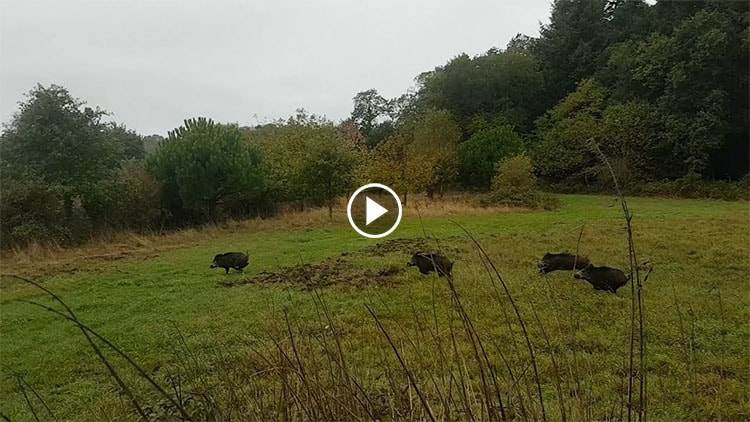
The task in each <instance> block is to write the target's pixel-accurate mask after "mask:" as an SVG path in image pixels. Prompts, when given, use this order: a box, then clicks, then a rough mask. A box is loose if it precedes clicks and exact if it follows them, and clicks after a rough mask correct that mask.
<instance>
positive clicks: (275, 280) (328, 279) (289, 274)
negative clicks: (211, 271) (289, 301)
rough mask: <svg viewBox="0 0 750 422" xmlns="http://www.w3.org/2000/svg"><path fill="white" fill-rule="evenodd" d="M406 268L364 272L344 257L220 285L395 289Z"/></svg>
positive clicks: (394, 267)
mask: <svg viewBox="0 0 750 422" xmlns="http://www.w3.org/2000/svg"><path fill="white" fill-rule="evenodd" d="M405 269H406V268H405V267H404V268H401V267H397V266H393V265H391V266H387V267H384V268H381V269H379V270H369V269H368V270H361V269H357V268H353V266H352V264H351V263H350V262H349V261H348V260H346V259H343V258H340V257H339V258H335V259H333V258H332V259H327V260H325V261H323V262H320V263H317V264H302V265H297V266H294V267H284V268H281V269H279V270H278V271H274V272H270V271H264V272H261V273H259V274H257V275H255V276H253V277H249V278H246V279H240V280H232V281H222V282H219V284H220V285H222V286H224V287H233V286H239V285H245V284H259V285H263V284H289V285H292V286H298V287H302V288H303V289H312V288H316V287H328V286H333V285H343V286H350V287H354V288H364V287H369V286H392V285H394V284H395V282H396V281H395V279H394V278H395V276H396V275H398V274H399V273H401V272H402V271H404V270H405Z"/></svg>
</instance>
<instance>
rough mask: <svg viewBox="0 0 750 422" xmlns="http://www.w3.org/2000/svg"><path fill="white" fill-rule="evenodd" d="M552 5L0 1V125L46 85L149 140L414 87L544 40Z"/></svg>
mask: <svg viewBox="0 0 750 422" xmlns="http://www.w3.org/2000/svg"><path fill="white" fill-rule="evenodd" d="M550 1H551V0H477V1H474V0H464V1H460V0H445V1H442V0H441V1H438V0H349V1H345V0H317V1H304V0H296V1H292V0H268V1H260V0H252V1H251V0H246V1H228V0H226V1H225V0H221V1H196V0H152V1H145V0H138V1H135V0H133V1H106V0H65V1H61V0H0V122H3V123H7V122H8V121H9V120H10V119H11V116H12V114H13V113H14V112H15V111H16V110H17V108H18V104H17V103H18V101H19V100H21V99H22V98H23V94H24V93H26V92H28V91H29V90H30V89H32V88H33V87H34V86H35V85H36V84H37V83H42V84H44V85H48V84H50V83H56V84H59V85H63V86H65V87H66V88H68V90H70V92H71V93H72V94H73V96H75V97H78V98H81V99H83V100H85V101H87V102H88V104H90V105H98V106H101V107H102V108H104V109H106V110H109V111H110V112H112V113H114V117H113V118H114V120H116V121H118V122H121V123H125V124H126V125H127V126H128V127H129V128H131V129H135V130H137V131H138V132H140V133H142V134H144V135H149V134H152V133H159V134H162V135H164V134H166V132H167V130H170V129H172V128H174V127H176V126H179V125H180V124H181V123H182V121H183V120H184V119H186V118H189V117H196V116H206V117H211V118H213V119H214V120H217V121H222V122H237V123H239V124H241V125H249V124H256V123H258V122H263V121H267V120H271V119H274V118H278V117H286V116H289V115H290V114H292V113H293V112H294V110H295V109H296V108H298V107H304V108H305V109H307V110H308V111H310V112H313V113H316V114H323V115H326V116H327V117H328V118H330V119H333V120H339V119H342V118H345V117H347V116H348V115H349V113H350V112H351V108H352V101H351V99H352V97H353V96H354V94H356V93H357V92H359V91H364V90H366V89H369V88H376V89H378V91H380V93H381V94H382V95H384V96H386V97H393V96H397V95H400V94H401V93H403V92H405V91H406V89H407V88H409V87H410V86H412V85H413V84H414V82H413V79H414V77H415V76H417V74H419V73H421V72H423V71H426V70H430V69H432V68H434V67H435V66H438V65H441V64H444V63H445V62H446V61H447V60H448V59H449V58H451V57H453V56H455V55H457V54H459V53H461V52H466V53H468V54H470V55H475V54H479V53H483V52H485V51H487V50H488V49H489V48H491V47H493V46H497V47H502V48H504V47H505V45H506V44H507V42H508V40H510V38H511V37H513V35H515V34H516V33H518V32H521V33H525V34H528V35H534V36H536V35H538V33H539V24H540V22H546V21H547V19H548V17H549V10H550Z"/></svg>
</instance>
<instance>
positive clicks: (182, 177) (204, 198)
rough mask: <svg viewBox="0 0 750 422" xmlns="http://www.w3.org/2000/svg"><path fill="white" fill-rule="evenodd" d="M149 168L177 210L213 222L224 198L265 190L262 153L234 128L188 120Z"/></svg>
mask: <svg viewBox="0 0 750 422" xmlns="http://www.w3.org/2000/svg"><path fill="white" fill-rule="evenodd" d="M148 165H149V169H150V170H151V171H152V172H153V174H154V175H155V176H156V178H157V179H158V180H159V181H160V182H162V183H163V184H164V187H165V190H166V192H167V193H172V194H173V195H174V194H176V195H178V196H179V198H178V199H179V202H177V203H178V206H182V207H185V208H187V209H189V210H192V211H195V212H197V213H199V214H204V215H207V216H208V218H209V219H210V220H211V221H216V219H217V207H218V205H219V204H220V203H221V201H222V200H223V199H225V198H227V197H230V196H232V195H237V194H247V193H257V194H260V193H261V192H262V191H263V174H262V173H261V163H260V154H259V153H258V151H257V150H256V149H255V148H254V147H252V146H251V145H249V144H248V143H247V142H244V140H243V137H242V134H241V132H240V130H239V128H238V127H237V126H236V125H225V124H218V123H214V122H213V121H212V120H210V119H205V118H197V119H190V120H186V121H185V124H184V126H180V127H178V128H176V129H174V130H172V131H171V132H169V136H168V137H167V139H166V140H164V141H163V142H162V143H161V144H160V146H159V147H158V149H157V150H156V151H155V152H154V153H153V154H152V155H150V156H149V158H148Z"/></svg>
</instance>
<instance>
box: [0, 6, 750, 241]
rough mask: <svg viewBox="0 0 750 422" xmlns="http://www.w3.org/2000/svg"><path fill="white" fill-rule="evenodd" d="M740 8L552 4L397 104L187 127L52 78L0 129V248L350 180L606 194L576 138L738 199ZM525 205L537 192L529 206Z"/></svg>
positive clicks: (648, 183)
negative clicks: (503, 41)
mask: <svg viewBox="0 0 750 422" xmlns="http://www.w3.org/2000/svg"><path fill="white" fill-rule="evenodd" d="M748 22H750V14H749V12H748V4H747V3H745V2H717V1H691V2H688V1H685V2H666V1H659V2H656V3H655V4H653V5H650V4H648V3H646V2H644V1H641V0H557V1H555V2H554V3H553V6H552V11H551V17H550V23H549V24H547V25H543V26H542V27H541V29H540V35H539V37H529V36H526V35H523V34H518V35H517V36H515V37H514V38H513V39H512V40H511V41H510V42H509V43H508V45H507V46H506V48H504V49H501V48H492V49H490V50H488V51H487V52H486V53H484V54H480V55H477V56H474V57H470V56H468V55H466V54H461V55H459V56H456V57H454V58H452V59H451V60H449V61H448V62H447V63H445V64H444V65H442V66H439V67H436V68H435V69H433V70H431V71H427V72H424V73H422V74H420V75H418V76H417V77H416V79H415V81H416V86H415V87H414V88H413V89H410V90H409V91H408V92H406V93H404V94H403V95H400V96H398V97H396V98H390V99H389V98H384V97H383V96H381V95H380V94H379V93H378V91H377V90H375V89H369V90H366V91H363V92H360V93H358V94H356V95H355V96H354V98H353V103H354V104H353V110H352V113H351V116H350V118H348V119H346V120H344V121H342V122H337V123H334V122H331V121H329V120H327V119H325V118H321V117H319V116H315V115H312V114H309V113H307V112H305V111H304V110H299V111H298V113H297V114H296V115H294V116H292V117H290V118H288V119H284V120H278V121H275V122H272V123H269V124H264V125H258V126H256V127H239V126H238V125H235V124H223V123H217V122H214V121H212V120H210V119H207V118H195V119H189V120H186V121H185V123H184V124H183V125H182V126H181V127H179V128H176V129H174V130H172V131H170V132H169V134H168V136H167V137H166V138H161V137H158V136H156V137H154V136H151V137H143V136H141V135H139V134H137V133H135V132H134V131H132V130H129V129H127V127H125V126H124V125H122V124H117V123H112V122H109V121H107V119H108V114H107V112H106V111H104V110H101V109H99V108H95V107H94V108H92V107H87V106H86V104H85V103H84V102H83V101H81V100H78V99H76V98H75V97H74V96H72V95H71V94H70V93H69V92H68V91H67V90H66V89H65V88H63V87H60V86H56V85H51V86H47V87H45V86H37V87H36V88H35V89H33V90H32V91H31V92H30V93H29V94H28V96H27V98H26V99H25V100H24V101H22V102H21V103H20V108H19V110H18V112H17V113H16V114H15V115H14V116H13V118H12V120H11V121H10V122H9V123H7V124H6V125H5V127H4V130H3V133H2V136H1V137H0V177H1V178H2V179H1V183H2V201H0V243H2V245H3V246H7V245H12V244H18V243H24V242H28V241H31V240H53V241H58V242H80V241H83V240H85V239H86V238H87V237H89V236H91V235H92V234H95V233H99V232H102V231H107V230H113V229H114V230H118V229H163V228H175V227H184V226H189V225H195V224H202V223H205V222H210V221H217V220H220V219H224V218H244V217H248V216H257V215H261V216H263V215H270V214H272V213H274V212H275V211H276V210H277V209H278V207H279V206H280V205H284V204H286V205H288V206H296V207H305V206H326V207H327V208H328V210H329V213H331V214H332V212H333V207H334V204H335V201H336V200H337V198H338V197H340V196H341V195H344V194H346V193H347V192H349V191H350V190H351V189H353V188H354V187H356V186H357V185H359V184H361V183H365V182H368V181H378V182H381V183H385V184H388V185H390V186H391V187H393V188H394V189H395V190H396V191H398V192H400V193H401V194H402V195H403V200H404V201H408V198H409V195H410V194H414V193H426V194H427V195H428V196H429V197H432V196H433V195H435V194H438V195H439V194H441V193H442V192H444V191H445V190H447V189H463V190H472V191H477V192H490V194H488V195H487V196H486V198H487V200H488V201H495V202H498V201H499V202H505V203H511V204H516V203H519V204H521V205H532V206H533V205H538V204H539V203H540V201H541V202H545V201H544V200H543V198H542V197H541V196H540V195H539V193H538V191H537V185H543V186H545V187H546V189H552V190H564V191H596V190H601V189H605V188H607V187H608V185H609V183H610V182H611V181H610V180H609V178H610V176H609V172H608V171H604V169H603V167H602V165H601V163H600V162H599V160H598V158H597V157H596V156H595V154H594V153H593V151H592V150H591V148H590V145H591V144H592V143H596V144H597V145H598V146H599V147H600V148H601V150H602V151H603V152H604V153H605V154H606V155H607V156H608V157H610V161H611V163H612V165H613V168H614V170H615V173H616V174H617V177H618V179H619V180H620V181H621V183H622V184H623V186H624V187H625V188H626V189H628V190H631V191H633V192H641V193H670V194H692V195H702V194H703V195H714V194H715V191H716V190H718V191H720V194H719V196H724V197H737V196H747V180H748V178H746V177H745V179H744V185H742V184H738V183H735V182H733V181H736V180H739V179H741V178H743V177H744V176H745V175H747V173H748V138H749V136H750V134H748V95H747V92H748V51H749V49H750V44H749V42H750V41H749V40H750V33H749V32H748ZM540 198H542V199H540Z"/></svg>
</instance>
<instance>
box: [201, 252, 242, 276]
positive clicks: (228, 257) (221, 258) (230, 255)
mask: <svg viewBox="0 0 750 422" xmlns="http://www.w3.org/2000/svg"><path fill="white" fill-rule="evenodd" d="M249 262H250V259H249V258H248V256H247V254H244V253H242V252H227V253H221V254H218V255H216V256H215V257H214V262H213V263H212V264H211V267H210V268H224V271H226V273H225V274H229V269H230V268H234V269H235V270H237V271H239V272H242V269H243V268H245V267H247V264H248V263H249Z"/></svg>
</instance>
